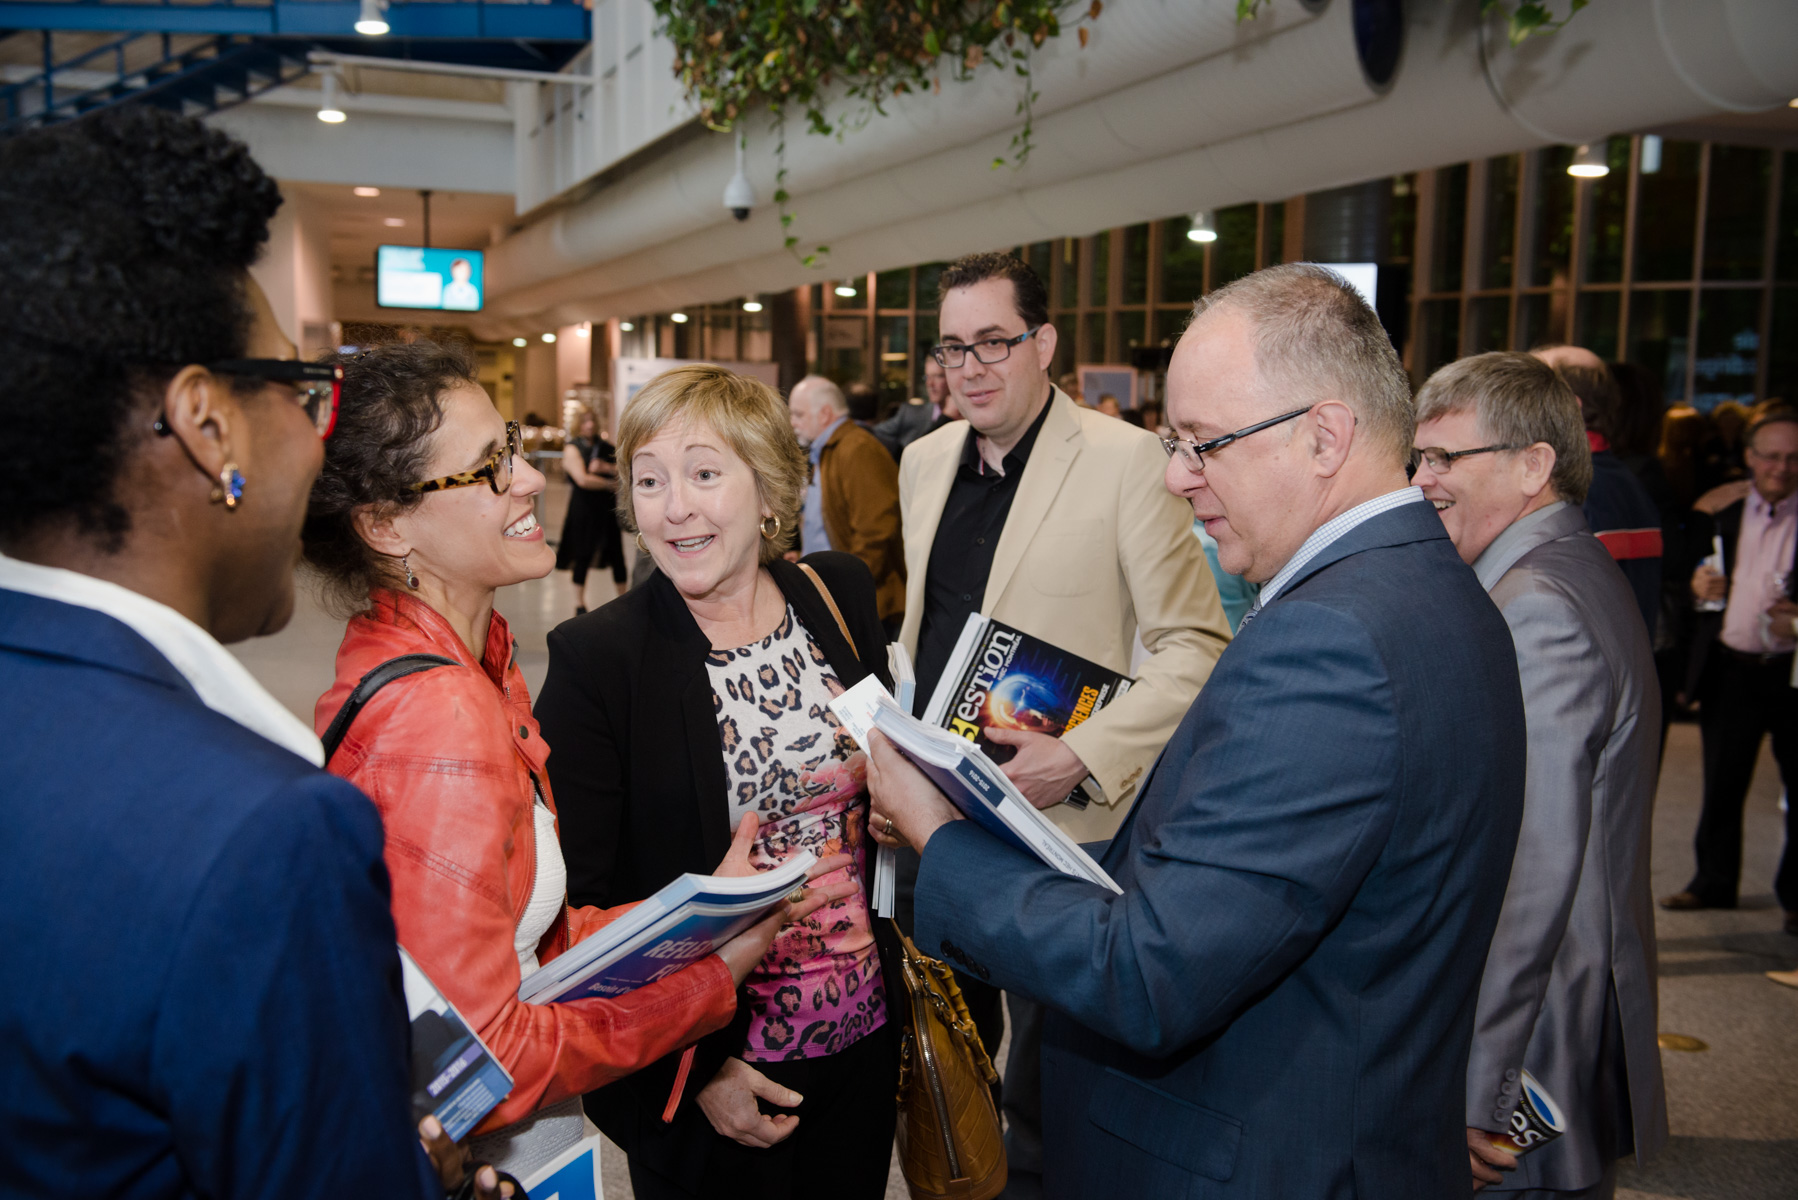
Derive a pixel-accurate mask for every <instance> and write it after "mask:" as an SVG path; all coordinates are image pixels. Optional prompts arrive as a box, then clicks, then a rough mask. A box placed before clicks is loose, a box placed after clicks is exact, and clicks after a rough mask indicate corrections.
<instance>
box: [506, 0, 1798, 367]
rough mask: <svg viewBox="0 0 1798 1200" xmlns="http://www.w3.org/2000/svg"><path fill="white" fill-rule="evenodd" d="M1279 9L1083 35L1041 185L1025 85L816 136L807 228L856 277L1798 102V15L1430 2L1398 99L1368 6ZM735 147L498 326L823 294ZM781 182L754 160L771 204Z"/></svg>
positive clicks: (530, 260) (709, 147)
mask: <svg viewBox="0 0 1798 1200" xmlns="http://www.w3.org/2000/svg"><path fill="white" fill-rule="evenodd" d="M1272 7H1273V9H1274V11H1273V12H1272V13H1271V14H1270V16H1271V19H1270V17H1269V16H1264V17H1262V18H1260V19H1258V20H1255V21H1250V22H1246V23H1245V24H1243V25H1242V26H1238V25H1237V24H1236V23H1235V16H1234V9H1235V4H1234V2H1233V0H1206V2H1205V3H1203V4H1202V5H1197V6H1195V5H1192V4H1190V3H1183V2H1181V0H1115V2H1114V3H1113V4H1110V5H1108V6H1107V8H1106V10H1105V14H1104V16H1103V17H1102V18H1101V20H1100V21H1099V22H1098V23H1097V25H1096V27H1095V36H1094V38H1093V42H1092V45H1091V46H1090V47H1089V48H1088V49H1087V50H1086V51H1080V50H1079V49H1077V48H1076V47H1074V46H1072V45H1071V43H1072V39H1071V38H1070V37H1064V38H1062V39H1060V41H1062V42H1067V43H1070V44H1069V45H1053V44H1052V45H1051V46H1050V47H1048V48H1046V50H1045V52H1042V53H1040V54H1039V57H1038V68H1037V69H1038V87H1039V90H1040V91H1041V92H1042V94H1043V98H1044V101H1045V102H1049V101H1053V102H1055V103H1054V105H1053V106H1052V107H1051V106H1050V105H1049V104H1047V103H1045V104H1042V105H1039V108H1038V118H1037V128H1036V138H1037V145H1036V149H1035V151H1034V152H1033V153H1032V156H1031V159H1030V162H1029V164H1028V165H1027V166H1026V167H1025V168H1024V169H1022V170H1018V171H1013V170H1011V169H1010V168H1008V167H1006V168H1000V169H998V170H994V169H992V168H990V167H989V165H988V164H989V163H990V162H991V161H992V159H993V158H994V157H999V156H1003V155H1004V154H1005V153H1006V151H1007V143H1008V141H1009V139H1010V137H1011V134H1012V132H1013V131H1014V130H1015V127H1016V118H1015V116H1013V114H1012V106H1013V105H1014V104H1015V103H1016V95H1015V88H1012V87H1011V86H1010V82H1011V81H1010V80H1008V79H1005V78H1003V77H1000V76H998V74H997V73H996V72H992V71H990V69H989V71H988V73H987V76H986V77H983V78H982V79H980V80H979V81H978V82H976V83H973V84H955V83H950V82H945V83H944V85H943V93H942V94H941V95H939V96H919V97H907V98H903V101H902V102H901V103H900V104H897V105H895V106H893V107H892V110H891V115H890V116H888V117H886V118H878V117H877V118H875V119H874V120H872V121H871V122H869V124H868V125H867V126H866V127H864V128H862V129H860V130H858V131H853V132H850V133H848V134H847V135H846V136H845V137H844V138H843V140H841V141H838V140H836V139H828V138H820V137H815V136H812V135H808V134H801V133H800V132H799V131H798V121H797V120H795V121H794V123H793V127H792V128H791V129H790V130H789V137H788V141H787V147H788V165H789V168H790V175H789V182H788V186H789V188H790V189H791V190H792V192H793V194H794V196H795V202H794V204H793V210H794V212H795V214H796V221H795V224H794V232H795V233H797V234H799V235H800V236H801V237H802V238H804V239H805V240H806V242H807V243H812V242H822V243H825V244H828V245H830V246H831V248H832V250H831V255H830V258H829V265H828V268H827V269H828V271H829V273H830V275H831V277H833V278H834V277H840V276H843V275H846V274H856V273H859V272H862V271H865V270H871V269H882V268H887V267H895V266H904V265H908V264H910V263H914V262H922V261H929V260H932V259H940V258H947V257H951V256H954V255H956V254H959V253H964V252H967V251H971V250H978V249H988V248H991V247H993V246H1000V245H1010V244H1017V243H1022V242H1030V241H1038V240H1042V239H1044V238H1049V237H1058V236H1065V235H1078V234H1085V233H1090V232H1093V231H1095V230H1098V229H1104V228H1109V227H1112V226H1116V225H1122V224H1129V223H1132V222H1136V221H1141V220H1147V219H1152V218H1156V217H1162V216H1167V215H1169V214H1173V213H1180V212H1191V211H1193V210H1195V209H1199V208H1217V207H1222V206H1224V205H1229V204H1236V203H1241V202H1243V201H1248V200H1257V199H1263V200H1266V199H1279V198H1283V197H1286V196H1291V195H1296V194H1300V193H1303V192H1308V191H1315V190H1319V189H1322V188H1327V187H1333V186H1339V185H1343V184H1349V183H1355V182H1359V181H1362V180H1366V179H1370V178H1376V177H1379V176H1383V175H1390V174H1395V173H1398V172H1401V171H1407V170H1416V169H1422V168H1427V167H1432V166H1437V165H1441V164H1444V163H1450V162H1458V161H1463V160H1466V159H1470V158H1478V157H1483V156H1486V155H1491V154H1502V153H1511V152H1514V151H1517V150H1523V149H1528V148H1531V147H1534V146H1538V145H1542V144H1545V143H1547V142H1554V141H1561V142H1569V143H1578V142H1585V141H1590V140H1596V139H1598V138H1601V137H1603V136H1605V135H1607V134H1611V133H1616V132H1622V131H1627V130H1630V129H1635V128H1643V127H1652V126H1657V125H1664V124H1669V123H1674V122H1678V121H1684V120H1690V119H1693V118H1697V117H1702V116H1706V115H1709V114H1711V113H1714V112H1716V111H1719V110H1733V111H1742V110H1750V109H1759V108H1766V107H1771V106H1773V105H1776V104H1783V103H1784V102H1785V100H1786V99H1788V98H1789V97H1791V96H1793V95H1798V20H1793V19H1792V16H1791V8H1790V6H1789V4H1787V3H1785V2H1783V0H1650V2H1649V3H1636V4H1617V3H1613V4H1603V5H1592V6H1590V7H1588V8H1586V9H1584V10H1582V11H1581V12H1580V13H1579V15H1578V16H1577V17H1576V18H1575V19H1574V20H1573V21H1572V23H1571V24H1569V25H1568V26H1567V27H1566V28H1565V29H1563V30H1561V31H1560V32H1558V33H1556V34H1553V35H1551V36H1548V37H1541V38H1536V39H1532V40H1531V41H1530V42H1528V43H1526V44H1525V45H1524V46H1523V47H1521V48H1516V49H1513V48H1512V47H1510V46H1509V44H1508V43H1507V41H1506V39H1505V37H1504V35H1503V27H1502V22H1501V21H1500V19H1499V18H1496V17H1495V18H1493V19H1492V20H1491V21H1490V22H1486V23H1483V24H1482V23H1481V22H1480V21H1479V19H1478V17H1477V16H1476V15H1475V11H1474V9H1475V6H1473V5H1470V4H1465V3H1460V2H1459V0H1434V2H1430V0H1413V3H1411V4H1409V5H1408V6H1407V8H1408V11H1409V15H1408V17H1407V21H1408V28H1407V45H1406V48H1405V51H1404V56H1403V59H1402V61H1401V62H1400V65H1399V68H1398V73H1397V77H1396V79H1395V80H1394V81H1393V83H1392V85H1391V86H1390V88H1389V89H1388V90H1387V91H1386V92H1385V93H1384V94H1381V93H1377V92H1376V91H1375V90H1374V89H1373V88H1371V87H1369V86H1368V84H1367V83H1366V81H1365V80H1364V79H1363V78H1362V77H1361V74H1360V70H1359V67H1358V65H1357V63H1356V59H1355V52H1354V40H1353V34H1352V30H1351V28H1350V17H1351V12H1352V2H1351V0H1334V2H1333V3H1330V4H1329V5H1328V7H1326V8H1324V9H1323V11H1322V12H1321V13H1318V14H1316V15H1312V13H1311V12H1310V11H1309V10H1307V9H1305V8H1301V7H1300V6H1299V5H1297V4H1296V3H1290V2H1284V0H1276V3H1275V4H1274V5H1273V6H1272ZM1650 8H1652V14H1651V13H1649V12H1647V11H1645V10H1647V9H1650ZM1650 15H1652V16H1653V18H1654V19H1652V20H1650V19H1648V17H1649V16H1650ZM756 132H757V133H758V134H761V135H762V136H758V137H757V139H756V144H758V145H772V144H773V143H772V141H771V140H770V139H769V138H767V137H766V136H765V130H764V129H761V128H758V129H757V130H756ZM732 141H733V139H731V138H728V137H716V138H705V139H700V140H698V141H696V142H694V143H692V144H690V145H688V146H685V147H682V148H680V149H679V150H676V151H674V152H672V153H670V154H668V155H667V156H666V157H664V158H662V159H660V160H658V161H655V162H652V163H650V164H648V165H647V166H646V167H645V168H644V169H642V170H640V171H638V172H636V173H635V174H631V175H627V176H626V177H625V178H623V179H621V180H619V181H618V182H617V183H615V184H612V185H610V186H608V187H606V188H603V189H602V190H600V191H599V192H597V193H596V194H594V195H593V196H591V197H588V198H586V199H584V200H583V201H581V202H580V203H578V204H574V205H571V206H569V207H567V208H565V209H562V210H559V211H555V212H552V213H550V214H549V215H547V216H546V217H545V218H544V219H542V220H540V221H538V222H536V223H534V224H532V225H530V226H528V227H527V228H526V229H524V230H523V231H521V232H520V233H518V234H516V235H514V236H513V237H511V238H509V239H507V240H505V241H503V242H501V243H499V244H498V245H497V246H495V247H494V248H493V250H492V252H491V254H490V257H489V267H488V269H489V284H490V290H489V301H488V309H487V311H486V313H484V314H483V318H484V321H483V324H484V325H487V326H488V327H489V328H490V329H495V330H497V329H498V328H500V327H501V326H503V327H504V328H505V329H506V330H507V331H508V332H509V331H511V330H512V328H513V327H514V326H516V327H517V328H519V329H524V328H527V327H528V328H534V329H540V328H543V327H544V326H545V325H562V324H569V323H572V322H575V321H579V320H597V319H602V318H605V317H609V316H617V315H623V314H627V313H631V312H643V311H655V310H658V309H664V308H668V307H671V306H673V305H676V304H691V303H695V302H707V301H723V300H727V299H730V298H732V297H735V296H740V295H742V294H744V293H746V292H759V291H773V290H779V289H781V288H784V287H791V286H795V285H797V284H801V283H809V282H814V281H815V280H816V279H817V278H819V273H818V272H816V271H809V270H807V269H806V268H804V267H802V266H800V265H799V264H797V263H796V262H795V261H794V260H793V258H792V257H791V256H790V255H788V254H786V253H784V252H783V251H782V250H781V249H780V240H779V239H780V232H779V226H778V223H777V219H776V217H775V214H774V213H773V212H772V211H768V210H763V211H758V212H757V213H756V214H755V215H754V216H753V217H752V219H751V220H750V221H748V222H747V223H745V224H742V225H737V224H735V223H734V222H732V221H731V220H730V218H729V215H728V214H727V213H725V212H724V211H723V210H721V209H720V208H719V207H718V195H719V188H720V187H721V186H722V184H723V181H725V180H726V179H728V178H730V175H731V171H732V169H733V166H734V164H733V160H732V145H731V143H732ZM772 172H773V165H772V163H769V162H766V161H763V162H759V163H758V162H756V161H755V160H753V159H752V161H751V176H752V178H753V179H754V180H755V182H756V184H757V186H758V188H762V189H764V194H767V193H771V192H772V191H773V187H772Z"/></svg>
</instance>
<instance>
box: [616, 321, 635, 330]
mask: <svg viewBox="0 0 1798 1200" xmlns="http://www.w3.org/2000/svg"><path fill="white" fill-rule="evenodd" d="M618 328H619V329H621V330H623V331H624V332H625V333H629V332H630V331H631V330H633V329H635V328H636V326H635V325H632V324H631V323H630V322H629V321H620V322H618Z"/></svg>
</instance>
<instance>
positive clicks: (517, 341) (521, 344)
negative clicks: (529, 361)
mask: <svg viewBox="0 0 1798 1200" xmlns="http://www.w3.org/2000/svg"><path fill="white" fill-rule="evenodd" d="M512 344H513V345H514V346H517V347H518V348H519V349H520V350H522V349H524V348H525V347H526V346H528V345H530V343H529V342H527V341H525V340H524V339H523V338H513V339H512Z"/></svg>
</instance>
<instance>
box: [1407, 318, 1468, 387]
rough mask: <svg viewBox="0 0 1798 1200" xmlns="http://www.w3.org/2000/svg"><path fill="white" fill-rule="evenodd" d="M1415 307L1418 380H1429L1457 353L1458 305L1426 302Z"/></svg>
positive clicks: (1458, 343)
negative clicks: (1416, 314)
mask: <svg viewBox="0 0 1798 1200" xmlns="http://www.w3.org/2000/svg"><path fill="white" fill-rule="evenodd" d="M1418 308H1419V309H1420V311H1419V313H1418V328H1417V359H1416V361H1417V377H1418V378H1419V379H1428V378H1429V377H1430V376H1431V375H1432V374H1433V373H1434V372H1435V371H1436V369H1437V368H1438V367H1444V366H1447V365H1448V364H1449V363H1451V362H1454V361H1455V358H1456V356H1457V355H1458V354H1459V353H1460V349H1461V302H1460V301H1459V300H1425V301H1424V302H1423V303H1422V304H1421V305H1419V306H1418Z"/></svg>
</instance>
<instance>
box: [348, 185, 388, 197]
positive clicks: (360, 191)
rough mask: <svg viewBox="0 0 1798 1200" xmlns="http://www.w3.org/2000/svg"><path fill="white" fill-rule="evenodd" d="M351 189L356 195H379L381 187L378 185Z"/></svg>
mask: <svg viewBox="0 0 1798 1200" xmlns="http://www.w3.org/2000/svg"><path fill="white" fill-rule="evenodd" d="M351 190H352V191H354V192H355V193H356V194H357V195H358V196H379V195H380V194H381V189H380V188H378V187H359V188H352V189H351Z"/></svg>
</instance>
